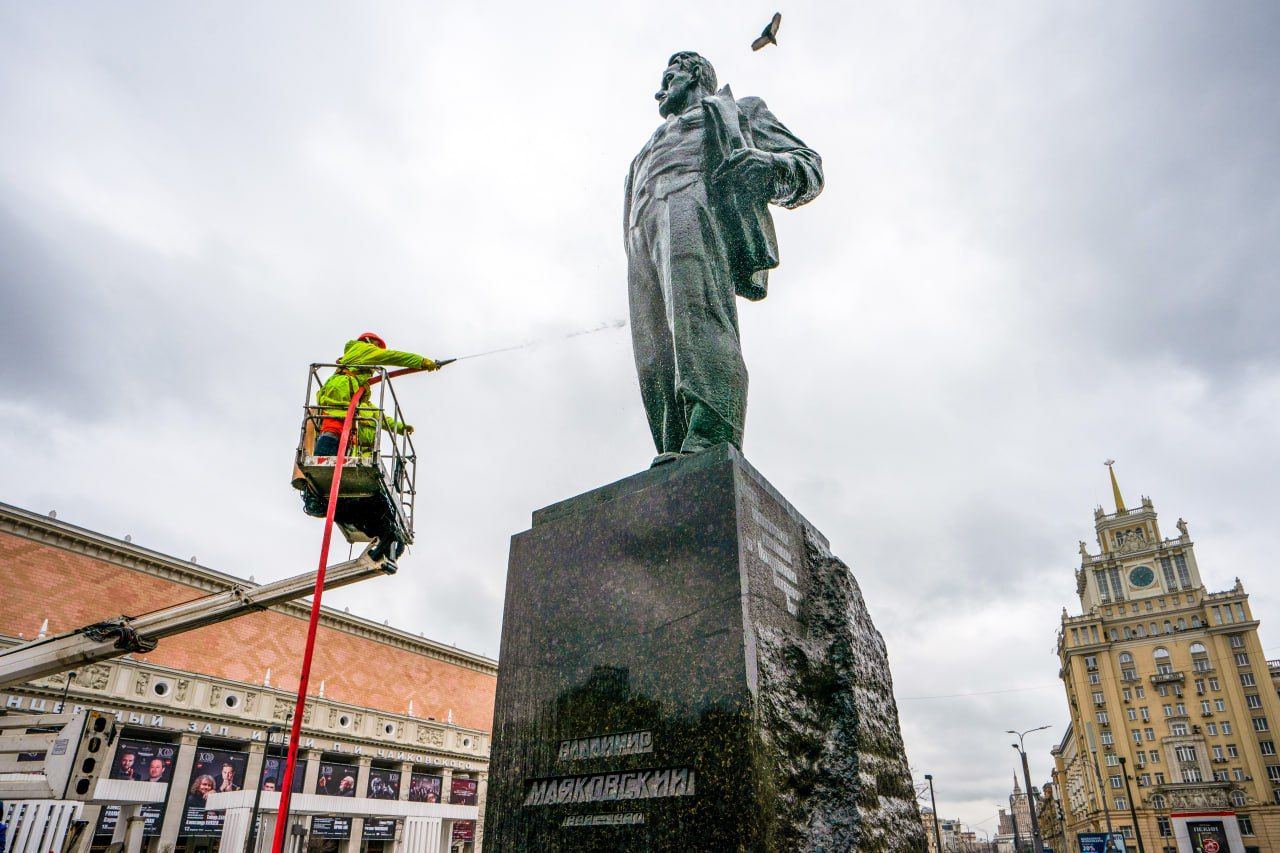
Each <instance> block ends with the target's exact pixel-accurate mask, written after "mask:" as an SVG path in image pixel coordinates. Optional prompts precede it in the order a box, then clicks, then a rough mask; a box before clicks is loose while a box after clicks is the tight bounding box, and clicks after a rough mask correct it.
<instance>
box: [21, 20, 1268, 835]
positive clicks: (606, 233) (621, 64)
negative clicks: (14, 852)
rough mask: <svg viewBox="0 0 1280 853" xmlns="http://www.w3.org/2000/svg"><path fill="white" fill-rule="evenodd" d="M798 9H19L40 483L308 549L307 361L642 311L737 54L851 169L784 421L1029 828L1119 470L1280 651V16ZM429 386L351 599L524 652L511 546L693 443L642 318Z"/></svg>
mask: <svg viewBox="0 0 1280 853" xmlns="http://www.w3.org/2000/svg"><path fill="white" fill-rule="evenodd" d="M773 11H774V7H773V6H768V5H759V4H753V3H750V2H748V3H742V2H740V0H734V2H729V0H726V1H725V2H715V3H710V2H707V3H697V4H690V3H677V2H651V3H645V4H639V3H633V4H606V3H576V4H572V5H548V4H529V3H511V2H493V3H457V2H453V3H434V4H422V3H414V4H404V5H403V6H398V5H396V4H391V3H378V4H341V5H339V4H316V3H296V4H283V3H273V4H261V3H246V4H234V3H218V4H203V5H201V4H159V3H155V4H131V3H110V4H101V3H100V4H89V3H57V4H55V3H20V2H16V1H15V2H9V1H8V0H6V2H0V127H2V128H3V129H4V130H3V133H0V381H2V382H3V386H4V389H5V390H4V392H3V394H0V441H3V443H4V446H5V447H6V451H7V452H6V453H5V455H4V459H5V462H4V464H3V466H0V500H4V501H7V502H11V503H15V504H18V505H20V506H23V507H26V508H28V509H31V510H35V511H40V512H44V511H48V510H50V509H57V510H58V514H59V517H60V518H62V519H65V520H68V521H70V522H72V523H75V524H79V525H83V526H85V527H89V528H92V529H95V530H99V531H102V532H104V533H108V534H112V535H117V536H123V535H124V534H126V533H129V534H132V536H133V540H134V541H135V542H138V543H140V544H143V545H147V546H149V547H153V548H156V549H159V550H161V551H165V552H168V553H171V554H174V555H177V556H180V557H183V558H185V557H187V556H190V555H196V556H197V557H198V558H199V560H200V562H202V563H204V564H206V565H209V566H212V567H214V568H217V569H221V570H224V571H227V572H231V573H234V574H238V575H242V576H248V575H251V574H252V575H254V576H255V577H256V578H257V579H258V580H260V581H261V580H264V579H274V578H277V577H283V576H285V575H288V574H294V573H297V572H301V571H305V570H307V569H308V568H311V567H312V564H313V562H314V560H315V558H316V552H317V548H318V542H319V537H320V527H321V524H320V522H318V521H316V520H314V519H310V518H307V517H305V516H303V515H302V513H301V512H300V508H299V503H298V499H297V496H296V494H295V493H294V492H293V490H292V489H291V488H290V487H289V485H288V479H289V469H290V461H291V454H292V451H293V447H294V443H295V441H296V438H297V430H298V423H299V418H300V409H299V406H300V405H301V403H302V399H301V396H302V390H303V385H304V382H305V375H304V374H305V365H306V364H307V363H309V362H311V361H317V360H331V359H333V358H334V357H336V356H337V355H338V354H339V352H340V348H341V346H342V343H343V342H344V341H346V340H347V339H348V338H350V337H352V336H353V335H354V334H356V333H358V332H360V331H362V330H364V329H366V328H369V329H375V330H377V331H379V332H381V333H382V334H383V335H384V336H385V337H386V338H387V339H388V340H389V341H390V342H391V343H392V345H393V346H398V347H402V348H405V349H411V350H417V351H422V352H426V353H428V354H432V355H438V356H448V355H460V354H466V353H471V352H477V351H480V350H484V349H488V348H490V347H495V346H504V345H509V344H513V343H519V342H522V341H529V340H540V339H543V338H548V337H555V336H561V335H564V334H566V333H569V332H572V331H575V330H578V329H583V328H590V327H593V326H596V325H598V324H600V323H602V322H607V321H610V320H615V319H621V318H623V317H625V316H626V287H625V271H624V255H623V248H622V242H621V221H620V220H621V204H622V183H623V178H624V175H625V172H626V169H627V165H628V163H629V162H630V160H631V158H632V157H633V156H634V154H635V153H636V151H638V150H639V148H640V146H641V145H642V144H643V143H644V141H645V140H646V138H647V137H648V135H649V134H650V132H651V131H652V130H653V129H654V128H655V127H656V125H657V123H658V121H659V118H658V115H657V112H656V106H655V102H654V100H653V97H652V93H653V92H654V90H655V89H656V88H657V85H658V82H659V76H660V74H661V72H662V69H663V67H664V65H665V60H666V58H667V56H668V55H669V54H670V53H671V52H673V51H675V50H678V49H696V50H699V51H702V52H703V53H705V54H706V55H707V56H708V57H709V58H710V59H711V60H712V61H713V62H714V63H715V64H716V67H717V70H718V72H719V76H720V79H721V81H722V82H726V83H730V84H732V86H733V88H734V91H735V93H736V94H737V95H739V96H743V95H747V94H754V95H759V96H761V97H763V98H765V100H766V101H767V102H768V103H769V105H770V107H771V108H772V109H773V110H774V112H775V113H776V114H777V115H778V117H779V118H780V119H781V120H782V121H783V122H785V123H786V124H787V125H788V126H789V127H790V128H791V129H792V130H793V131H795V132H796V133H797V134H798V135H799V136H800V137H801V138H803V139H805V140H806V142H808V143H809V144H810V145H811V146H812V147H813V148H815V149H817V150H818V151H819V152H820V153H821V154H822V156H823V159H824V163H825V166H826V178H827V187H826V191H825V192H824V193H823V195H822V196H821V197H820V198H818V199H817V200H816V201H815V202H813V203H812V204H811V205H809V206H807V207H805V208H801V209H800V210H797V211H792V212H788V211H779V212H778V216H777V225H778V232H779V242H780V245H781V254H782V267H781V269H780V270H779V271H778V272H777V273H776V274H775V275H774V277H773V279H772V287H771V291H770V296H769V298H768V300H766V301H765V302H763V303H760V304H746V303H743V304H742V305H741V323H742V336H743V341H744V349H745V353H746V359H747V364H748V367H749V369H750V371H751V403H750V410H749V415H748V424H747V434H746V452H747V455H748V458H749V459H750V460H751V461H752V462H753V463H754V464H755V465H756V466H757V467H758V468H759V469H760V470H761V472H763V474H764V475H765V476H766V477H768V478H769V479H770V480H771V481H772V482H773V483H774V484H775V485H776V486H777V487H778V488H779V489H780V490H781V491H782V492H783V493H784V494H785V495H787V496H788V497H789V498H790V499H791V500H792V501H793V502H794V503H795V505H796V506H797V507H798V508H799V509H800V510H801V511H802V512H803V513H805V514H806V515H807V516H808V517H809V518H810V519H811V520H812V521H813V522H814V523H815V524H816V525H817V526H818V527H819V528H821V529H822V530H823V531H824V532H825V533H826V534H827V535H828V536H829V537H830V539H831V541H832V545H833V547H834V548H835V550H836V551H837V552H838V553H839V554H840V555H842V556H843V557H844V559H845V560H847V561H848V562H849V563H850V564H851V565H852V566H853V567H854V570H855V572H856V574H857V577H858V580H859V582H860V583H861V584H862V587H863V589H864V591H865V593H866V596H867V600H868V603H869V605H870V608H871V612H872V614H873V616H874V617H875V619H876V623H877V625H878V627H879V628H880V629H881V630H882V631H883V632H884V634H885V637H886V639H887V642H888V645H889V653H890V659H891V661H892V664H893V666H894V677H895V683H896V689H897V693H898V696H899V703H900V709H901V714H902V720H903V727H904V734H905V737H906V742H907V749H908V756H909V759H910V761H911V764H912V767H913V770H914V771H915V772H916V773H917V776H919V775H920V774H923V773H924V772H932V773H933V774H934V775H935V778H936V782H937V793H938V798H939V806H940V809H941V811H942V812H943V814H944V815H946V816H954V817H959V818H961V819H963V820H965V821H970V822H973V823H975V824H978V826H979V828H980V829H984V830H988V831H994V828H995V821H994V819H993V816H994V814H995V810H996V805H997V803H1001V802H1003V801H1004V799H1005V798H1006V797H1007V795H1008V791H1009V787H1010V784H1011V778H1010V777H1011V773H1012V772H1013V769H1014V765H1015V762H1016V759H1017V756H1016V755H1015V753H1014V752H1013V751H1012V750H1011V749H1009V745H1008V744H1009V737H1008V736H1007V735H1005V734H1003V732H1004V730H1005V729H1009V728H1019V729H1025V728H1031V727H1033V726H1037V725H1041V724H1044V723H1051V724H1053V726H1054V728H1053V729H1052V730H1051V732H1048V733H1041V734H1038V735H1033V736H1031V738H1030V739H1029V743H1030V744H1031V745H1033V746H1034V749H1033V750H1032V754H1031V758H1032V772H1033V775H1034V777H1035V779H1036V781H1037V783H1039V782H1040V781H1043V780H1044V779H1045V778H1047V775H1048V771H1049V767H1050V758H1049V755H1048V748H1049V746H1050V745H1051V742H1052V741H1054V740H1056V739H1057V738H1059V737H1061V735H1062V732H1063V729H1064V727H1065V723H1066V721H1067V719H1068V717H1067V708H1066V703H1065V699H1064V697H1063V692H1062V688H1061V686H1060V684H1058V682H1057V661H1056V658H1055V656H1054V654H1053V648H1054V640H1055V633H1056V630H1057V622H1058V618H1059V615H1060V612H1061V609H1062V607H1063V606H1066V607H1068V608H1069V609H1070V610H1071V611H1072V612H1073V613H1074V612H1078V610H1079V603H1078V600H1077V599H1076V598H1075V595H1074V579H1073V574H1072V572H1073V569H1074V568H1075V566H1076V565H1078V562H1079V557H1078V554H1077V549H1076V540H1078V539H1090V540H1091V541H1092V535H1093V530H1092V509H1093V507H1094V506H1095V505H1096V504H1099V503H1101V502H1103V501H1104V499H1106V500H1109V487H1108V485H1107V481H1106V470H1105V468H1103V466H1102V462H1103V460H1104V459H1106V458H1107V457H1115V458H1116V459H1117V460H1119V464H1118V467H1117V470H1118V473H1119V475H1120V478H1121V483H1122V485H1123V486H1124V488H1125V490H1126V496H1127V497H1128V499H1129V501H1130V503H1131V504H1133V503H1137V502H1138V500H1139V497H1140V495H1142V494H1149V495H1151V496H1152V498H1153V499H1154V500H1155V501H1156V506H1157V509H1158V510H1160V511H1161V512H1162V520H1163V522H1164V527H1165V528H1166V530H1172V527H1173V521H1174V520H1175V519H1176V518H1177V517H1178V516H1184V517H1185V518H1187V519H1188V521H1189V522H1190V525H1191V532H1192V535H1193V536H1194V537H1195V538H1196V540H1197V542H1198V546H1199V547H1198V553H1199V557H1200V563H1201V566H1202V570H1203V573H1204V576H1205V579H1206V582H1207V583H1208V584H1209V585H1210V586H1211V587H1212V588H1214V589H1221V588H1225V587H1228V586H1230V584H1231V583H1232V579H1233V577H1235V576H1236V575H1239V576H1240V577H1241V578H1242V579H1243V580H1244V583H1245V585H1246V588H1247V589H1249V591H1250V592H1251V593H1252V594H1253V605H1254V612H1255V613H1256V614H1258V615H1259V616H1260V618H1261V619H1262V620H1263V644H1264V646H1266V647H1267V648H1268V649H1274V650H1276V656H1277V657H1280V630H1277V626H1280V573H1277V572H1276V571H1275V565H1274V556H1273V554H1274V539H1275V537H1276V535H1277V529H1276V528H1277V525H1276V518H1277V516H1278V514H1280V487H1278V486H1277V482H1278V477H1277V474H1278V473H1280V449H1278V447H1277V440H1276V438H1277V430H1276V423H1277V416H1278V415H1280V379H1278V378H1277V372H1276V368H1277V362H1278V361H1280V344H1278V343H1277V334H1276V328H1277V323H1278V322H1280V317H1278V316H1277V314H1278V313H1280V312H1278V308H1280V297H1278V296H1277V277H1278V276H1277V273H1278V272H1280V261H1278V260H1277V251H1278V249H1277V247H1278V246H1280V201H1278V199H1280V185H1278V184H1280V151H1278V145H1280V110H1277V109H1276V92H1277V91H1278V90H1280V60H1278V58H1277V57H1278V52H1277V51H1276V49H1275V46H1276V44H1277V38H1278V37H1280V6H1277V5H1276V4H1273V3H1258V4H1247V3H1226V4H1220V3H1200V4H1190V3H1184V2H1163V0H1162V1H1161V2H1152V3H1139V2H1126V3H1119V4H1117V3H1085V2H1077V3H1061V4H1056V5H1054V4H1042V3H1026V2H1011V3H1007V4H999V3H985V4H957V3H940V4H936V5H925V4H914V3H912V4H904V3H898V2H888V3H882V4H881V3H859V4H853V5H852V6H851V5H849V4H838V3H826V4H819V3H792V4H790V5H787V6H784V7H782V11H783V14H784V21H783V25H782V31H781V33H780V36H779V40H780V42H781V46H780V47H778V48H772V47H771V48H769V49H767V50H764V51H762V52H760V53H754V54H753V53H752V52H751V51H750V50H749V47H748V45H749V43H750V41H751V39H752V38H753V37H754V36H755V35H756V34H757V33H758V32H759V29H760V27H761V26H763V25H764V23H765V22H766V21H767V20H768V17H769V15H770V14H771V13H772V12H773ZM401 394H402V396H403V399H404V402H405V403H406V405H407V407H408V410H409V412H410V419H411V420H412V421H413V422H414V423H415V424H416V426H417V429H418V431H417V435H416V438H417V441H418V447H419V449H420V451H421V454H422V462H423V464H422V466H421V468H420V469H419V480H420V483H421V487H420V488H421V496H420V499H421V505H420V510H419V529H418V544H417V545H416V546H415V547H414V548H413V551H412V554H411V555H410V556H408V557H406V558H405V559H404V560H403V562H402V568H401V571H400V574H398V575H397V576H395V577H393V578H389V579H386V580H380V581H374V582H369V583H367V584H361V585H358V586H356V587H351V588H348V589H345V590H340V591H338V592H336V593H334V594H332V595H331V596H328V597H326V601H327V602H330V603H333V604H335V605H337V606H349V607H350V608H351V610H352V612H354V613H358V614H361V615H365V616H369V617H371V618H379V619H381V618H386V619H388V620H389V621H390V623H391V624H393V625H396V626H400V627H403V628H406V629H409V630H413V631H423V632H425V633H426V634H427V636H430V637H434V638H437V639H440V640H443V641H446V642H456V643H457V644H458V645H459V646H462V647H465V648H468V649H472V650H475V651H479V652H483V653H486V654H489V655H495V654H496V653H497V648H498V632H499V628H500V620H501V605H502V596H503V584H504V575H505V566H506V558H507V548H508V539H509V537H510V535H511V534H513V533H515V532H518V531H520V530H523V529H526V528H527V527H528V524H529V513H530V512H531V511H532V510H533V509H535V508H538V507H541V506H544V505H546V504H548V503H552V502H554V501H557V500H560V499H562V498H566V497H569V496H571V495H574V494H577V493H579V492H582V491H585V490H587V489H589V488H592V487H595V486H598V485H601V484H604V483H606V482H610V481H612V480H615V479H618V478H620V477H623V476H626V475H628V474H631V473H634V472H635V471H637V470H640V469H641V468H643V467H644V466H645V465H647V463H648V461H649V459H650V457H651V456H652V453H653V448H652V447H651V444H650V439H649V434H648V430H647V427H646V425H645V419H644V413H643V410H642V408H641V405H640V399H639V393H638V390H637V387H636V381H635V378H634V369H633V364H632V358H631V349H630V338H629V334H628V332H627V331H626V330H618V331H606V332H601V333H598V334H595V335H590V336H583V337H578V338H574V339H572V340H569V341H564V342H561V343H557V344H548V345H544V346H539V347H536V348H533V349H530V350H525V351H521V352H517V353H511V354H506V355H499V356H494V357H491V358H487V359H479V360H475V361H470V362H466V363H464V364H459V365H457V366H455V367H453V368H450V369H448V370H447V371H444V372H443V373H441V374H437V375H431V376H424V377H420V378H416V379H414V380H413V381H411V382H405V383H403V385H402V387H401ZM105 615H107V614H104V616H105ZM41 618H42V616H41V614H32V625H33V627H35V626H37V625H38V622H39V620H40V619H41ZM53 627H55V628H56V629H65V628H70V627H73V626H53ZM324 676H325V673H316V674H315V677H324ZM995 691H1000V692H995ZM974 693H978V694H985V695H972V696H953V695H952V694H974ZM935 696H946V697H948V698H923V697H935Z"/></svg>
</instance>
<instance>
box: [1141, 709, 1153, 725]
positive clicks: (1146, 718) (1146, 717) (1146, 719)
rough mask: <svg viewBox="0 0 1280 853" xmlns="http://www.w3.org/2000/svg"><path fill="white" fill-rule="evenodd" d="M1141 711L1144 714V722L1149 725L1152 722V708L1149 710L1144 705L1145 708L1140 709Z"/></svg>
mask: <svg viewBox="0 0 1280 853" xmlns="http://www.w3.org/2000/svg"><path fill="white" fill-rule="evenodd" d="M1139 711H1140V712H1141V713H1142V722H1144V723H1149V722H1151V709H1150V708H1148V707H1147V706H1146V705H1143V706H1142V707H1141V708H1140V709H1139Z"/></svg>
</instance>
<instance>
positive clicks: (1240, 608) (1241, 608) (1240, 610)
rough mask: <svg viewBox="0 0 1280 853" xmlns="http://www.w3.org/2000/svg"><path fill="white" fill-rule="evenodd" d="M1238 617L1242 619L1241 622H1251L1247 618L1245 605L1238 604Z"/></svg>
mask: <svg viewBox="0 0 1280 853" xmlns="http://www.w3.org/2000/svg"><path fill="white" fill-rule="evenodd" d="M1236 615H1237V616H1239V617H1240V621H1241V622H1247V621H1249V620H1248V619H1246V618H1245V615H1244V605H1243V604H1241V603H1240V602H1236Z"/></svg>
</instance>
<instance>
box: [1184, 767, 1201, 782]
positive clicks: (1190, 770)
mask: <svg viewBox="0 0 1280 853" xmlns="http://www.w3.org/2000/svg"><path fill="white" fill-rule="evenodd" d="M1182 781H1183V782H1203V781H1204V777H1202V776H1201V775H1200V768H1199V767H1184V768H1182Z"/></svg>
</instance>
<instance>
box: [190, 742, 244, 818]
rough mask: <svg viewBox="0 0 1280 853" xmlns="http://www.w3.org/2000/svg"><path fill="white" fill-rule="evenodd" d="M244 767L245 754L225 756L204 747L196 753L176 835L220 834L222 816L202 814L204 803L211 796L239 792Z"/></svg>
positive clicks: (206, 812) (222, 753)
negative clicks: (179, 826) (180, 824)
mask: <svg viewBox="0 0 1280 853" xmlns="http://www.w3.org/2000/svg"><path fill="white" fill-rule="evenodd" d="M248 764H249V754H248V753H247V752H229V751H227V750H224V749H209V748H207V747H198V748H197V749H196V761H195V764H194V765H193V766H192V767H191V783H190V784H189V785H188V786H187V800H186V804H185V806H184V808H183V812H182V827H181V828H180V829H179V830H178V834H179V835H221V834H222V820H223V814H222V812H208V811H205V809H204V803H205V800H206V799H208V797H209V795H210V794H213V793H219V794H221V793H225V792H227V791H239V790H242V789H243V788H244V775H245V770H246V769H247V767H248Z"/></svg>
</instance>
